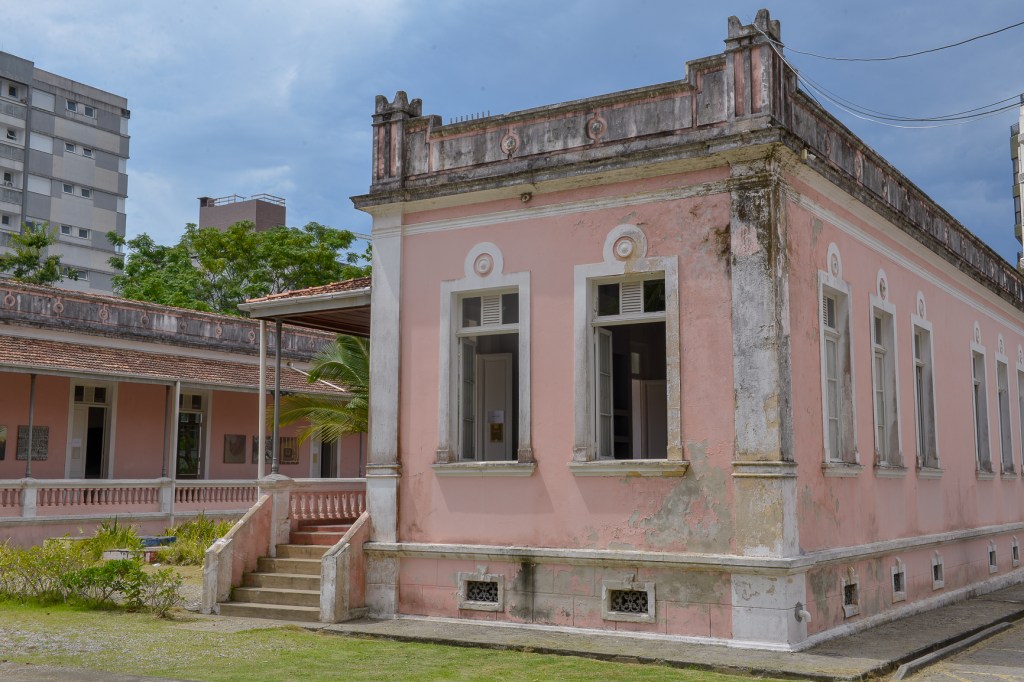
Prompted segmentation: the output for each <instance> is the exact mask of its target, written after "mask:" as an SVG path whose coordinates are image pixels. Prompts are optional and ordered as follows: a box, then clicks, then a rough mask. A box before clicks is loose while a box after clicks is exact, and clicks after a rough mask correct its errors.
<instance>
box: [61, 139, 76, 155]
mask: <svg viewBox="0 0 1024 682" xmlns="http://www.w3.org/2000/svg"><path fill="white" fill-rule="evenodd" d="M64 152H65V153H70V154H77V153H78V145H76V144H75V143H74V142H65V143H64Z"/></svg>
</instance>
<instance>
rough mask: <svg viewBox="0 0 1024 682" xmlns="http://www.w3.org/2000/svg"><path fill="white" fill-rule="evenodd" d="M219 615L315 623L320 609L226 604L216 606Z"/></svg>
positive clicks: (318, 618) (237, 603)
mask: <svg viewBox="0 0 1024 682" xmlns="http://www.w3.org/2000/svg"><path fill="white" fill-rule="evenodd" d="M218 606H219V607H220V615H222V616H238V617H241V618H269V619H271V620H296V621H304V622H307V623H316V622H318V621H319V620H320V607H315V608H314V607H312V606H272V605H268V604H246V603H243V602H228V603H224V604H218Z"/></svg>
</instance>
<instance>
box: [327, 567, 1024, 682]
mask: <svg viewBox="0 0 1024 682" xmlns="http://www.w3.org/2000/svg"><path fill="white" fill-rule="evenodd" d="M1021 618H1024V585H1017V586H1014V587H1010V588H1007V589H1004V590H1000V591H998V592H993V593H991V594H988V595H985V596H983V597H978V598H975V599H971V600H968V601H966V602H961V603H959V604H953V605H951V606H946V607H943V608H940V609H935V610H933V611H929V612H927V613H922V614H918V615H916V616H910V617H908V618H904V619H901V620H899V621H896V622H893V623H888V624H886V625H881V626H879V627H875V628H871V629H869V630H866V631H864V632H861V633H858V634H855V635H850V636H849V637H843V638H840V639H835V640H832V641H830V642H826V643H824V644H821V645H818V646H816V647H813V648H811V649H808V650H807V651H802V652H799V653H782V652H771V651H751V650H747V649H734V648H729V647H724V646H714V645H709V644H686V643H681V642H677V641H668V640H659V639H653V638H641V637H623V636H622V634H616V635H606V634H602V633H593V632H587V633H576V632H552V631H550V630H542V629H539V628H529V627H509V626H506V625H498V624H493V625H492V624H484V623H480V622H476V623H466V622H461V621H446V622H437V621H429V620H425V619H413V618H402V619H398V620H387V621H372V620H362V621H354V622H350V623H339V624H337V625H327V626H313V627H317V628H320V629H322V630H324V631H326V632H336V633H339V634H351V635H361V636H370V637H381V638H385V639H395V640H408V641H428V642H435V643H439V644H455V645H461V646H465V645H467V644H469V645H472V646H481V647H490V648H500V649H518V650H528V651H535V652H538V653H555V654H570V655H571V654H574V653H580V654H582V655H585V656H590V657H594V658H603V659H609V660H611V659H614V660H617V661H622V660H635V661H640V662H659V663H662V664H667V665H673V666H679V667H697V668H703V669H707V670H718V671H721V672H735V673H746V674H751V675H757V676H768V677H787V678H793V677H796V678H803V679H814V680H863V679H867V678H869V677H877V676H881V675H885V674H888V673H891V672H892V671H894V670H895V669H896V668H897V667H898V666H899V665H900V664H902V663H905V662H907V661H910V660H912V659H914V658H917V657H919V656H922V655H924V654H926V653H929V652H931V651H934V650H936V649H938V648H940V647H942V646H945V645H947V644H950V643H951V642H953V641H955V640H958V639H962V638H963V637H966V636H968V635H970V634H973V633H975V632H977V631H979V630H982V629H984V628H986V627H988V626H990V625H992V624H993V623H998V622H1008V621H1015V620H1017V619H1021ZM1022 627H1024V626H1022ZM1015 631H1017V630H1016V629H1015ZM972 651H973V650H972ZM1003 653H1006V656H1009V654H1008V653H1007V652H1003ZM979 655H980V654H979ZM993 655H994V654H993ZM972 660H973V659H972ZM1005 660H1007V661H1008V660H1009V659H1008V658H1006V659H1005ZM1018 660H1019V659H1018ZM1007 665H1009V663H1007ZM1021 666H1024V663H1022V664H1021ZM1021 666H1018V668H1017V669H1016V671H1015V672H1016V674H1019V673H1020V670H1021ZM939 679H948V678H939ZM967 679H974V678H967ZM977 679H982V678H980V677H979V678H977ZM984 679H986V681H987V682H991V681H992V680H998V679H999V678H997V677H991V676H989V677H987V678H984ZM1002 679H1003V681H1004V682H1005V681H1006V680H1014V682H1016V680H1017V679H1021V678H1012V677H1011V678H1002Z"/></svg>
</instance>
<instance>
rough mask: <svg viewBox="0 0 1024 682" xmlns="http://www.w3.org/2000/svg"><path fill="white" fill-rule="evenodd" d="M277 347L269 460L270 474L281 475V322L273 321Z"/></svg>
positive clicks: (275, 352) (275, 350)
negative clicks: (271, 456) (272, 440)
mask: <svg viewBox="0 0 1024 682" xmlns="http://www.w3.org/2000/svg"><path fill="white" fill-rule="evenodd" d="M275 332H276V334H277V347H276V348H275V349H274V443H273V448H274V449H273V452H274V455H273V458H272V459H271V460H270V473H272V474H279V473H281V453H280V452H279V450H280V449H281V438H280V425H279V424H278V419H279V418H280V416H281V320H275Z"/></svg>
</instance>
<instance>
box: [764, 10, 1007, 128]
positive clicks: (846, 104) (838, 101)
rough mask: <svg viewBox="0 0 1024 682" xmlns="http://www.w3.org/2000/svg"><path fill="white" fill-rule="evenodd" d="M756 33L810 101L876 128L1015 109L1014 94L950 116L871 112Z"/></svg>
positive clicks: (951, 122)
mask: <svg viewBox="0 0 1024 682" xmlns="http://www.w3.org/2000/svg"><path fill="white" fill-rule="evenodd" d="M1022 23H1024V22H1022ZM755 28H756V27H755ZM1004 30H1005V29H1004ZM757 31H758V32H759V33H760V34H761V35H763V36H764V37H765V38H767V39H768V41H769V43H768V44H769V46H770V47H771V48H772V50H773V51H774V52H775V54H776V55H778V57H779V59H781V60H782V61H783V62H784V63H785V64H786V66H788V67H789V68H790V69H792V70H793V73H794V74H796V77H797V79H798V80H799V81H800V82H801V83H803V85H804V86H805V89H806V91H807V94H808V95H809V96H810V97H811V99H813V100H814V101H815V102H817V103H818V106H821V102H820V101H818V100H817V98H816V97H815V96H814V93H817V94H818V95H820V96H821V97H823V98H824V99H827V100H828V101H829V102H832V104H834V105H835V106H837V107H839V108H840V109H842V110H843V111H845V112H846V113H848V114H850V115H851V116H855V117H856V118H859V119H862V120H865V121H871V122H872V123H877V124H879V125H884V126H887V127H890V128H904V129H927V128H945V127H949V126H955V125H964V124H966V123H973V122H975V121H980V120H982V119H985V118H988V117H990V116H994V115H996V114H998V113H1000V112H1003V111H1007V110H1009V109H1014V108H1016V107H1017V106H1018V105H1017V100H1018V96H1017V95H1014V96H1013V97H1007V98H1005V99H1002V100H999V101H998V102H992V103H990V104H986V105H983V106H980V107H974V108H972V109H966V110H964V111H960V112H956V113H952V114H944V115H942V116H900V115H897V114H888V113H884V112H880V111H876V110H874V109H870V108H868V107H864V106H861V105H859V104H856V103H854V102H851V101H850V100H848V99H846V98H844V97H841V96H839V95H837V94H836V93H834V92H832V91H830V90H829V89H828V88H826V87H824V86H823V85H820V84H818V83H816V82H814V81H813V80H811V79H810V78H808V77H807V76H804V75H802V74H801V73H800V71H799V70H798V69H797V68H796V67H795V66H794V65H793V64H792V63H790V61H789V60H788V59H786V57H785V55H783V54H782V50H781V49H780V48H781V46H782V45H781V43H779V42H778V41H776V40H773V39H772V38H771V36H769V35H768V34H767V33H765V32H764V31H762V30H761V29H760V28H757ZM794 51H795V50H794ZM1011 101H1013V103H1012V104H1006V103H1007V102H1011ZM890 121H897V122H898V123H890ZM909 123H916V124H919V125H901V124H909Z"/></svg>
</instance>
